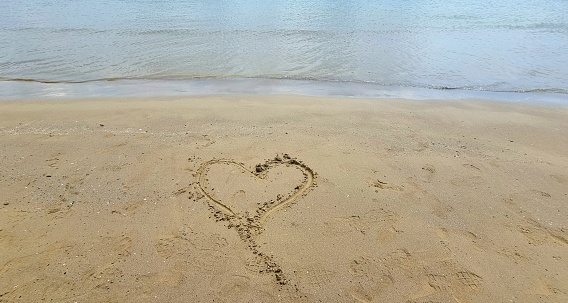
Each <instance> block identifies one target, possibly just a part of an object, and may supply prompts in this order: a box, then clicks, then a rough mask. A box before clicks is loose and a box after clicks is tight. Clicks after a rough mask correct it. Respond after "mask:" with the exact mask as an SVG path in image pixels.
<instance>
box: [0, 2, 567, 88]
mask: <svg viewBox="0 0 568 303" xmlns="http://www.w3.org/2000/svg"><path fill="white" fill-rule="evenodd" d="M566 12H568V1H565V0H548V1H546V0H532V1H529V0H520V1H512V0H505V1H493V0H488V1H483V2H480V1H478V2H476V1H465V0H456V1H441V0H430V1H425V0H424V1H420V0H417V1H364V0H344V1H338V0H310V1H301V0H280V1H272V0H268V1H260V0H244V1H223V0H220V1H209V0H206V1H203V0H162V1H159V0H123V1H116V0H113V1H107V0H99V1H88V0H17V1H16V0H3V1H1V2H0V42H1V43H0V79H1V80H4V83H3V84H4V85H2V87H3V88H4V90H5V92H4V93H0V96H3V97H6V95H12V96H11V97H14V96H13V95H16V96H17V95H18V92H17V91H18V90H20V93H21V94H22V95H24V96H25V95H26V92H27V91H28V90H26V89H21V87H28V86H27V85H26V84H23V85H22V84H20V83H19V82H21V81H31V82H44V83H45V82H49V83H51V82H55V83H56V84H58V85H59V84H61V82H63V83H71V84H73V83H76V82H84V81H87V82H90V81H94V82H99V81H100V82H101V83H100V84H96V85H91V87H93V89H94V88H96V87H99V88H100V87H101V86H104V87H106V88H105V89H108V90H112V89H113V87H116V84H117V83H120V85H124V83H123V82H122V81H113V82H109V81H108V80H121V79H137V80H140V81H139V82H130V83H149V82H153V81H158V80H159V81H158V83H161V84H162V85H158V86H160V87H161V88H164V87H165V88H166V92H167V86H168V85H165V86H164V85H163V83H164V82H163V81H174V82H175V83H176V84H175V85H174V86H176V85H180V81H181V82H182V83H183V82H186V83H189V82H193V81H189V80H195V79H201V78H207V79H217V80H218V79H219V78H222V79H225V78H235V79H243V78H245V79H246V78H253V79H260V80H258V81H256V82H255V83H256V84H258V85H262V84H263V83H265V81H264V80H263V79H269V80H275V79H296V80H314V81H315V82H318V83H320V84H321V83H322V82H321V81H323V83H326V81H337V82H340V83H343V82H345V83H370V84H372V85H374V87H377V85H379V86H384V87H391V88H392V87H394V88H405V89H410V88H413V89H414V88H415V89H435V90H436V89H438V90H439V89H448V88H451V89H465V90H467V91H489V92H530V93H535V92H536V93H538V92H546V93H556V94H561V95H565V94H568V81H567V80H568V14H566ZM200 83H201V82H200ZM215 83H219V82H218V81H217V82H215ZM232 83H233V84H234V83H241V82H239V81H233V82H232ZM250 83H252V82H250ZM250 83H249V84H247V85H251V84H250ZM273 83H283V82H279V81H275V82H273ZM294 83H303V82H302V81H300V82H294ZM54 85H55V84H54ZM172 85H173V84H172ZM68 86H71V87H72V85H68ZM192 86H193V87H202V86H203V85H193V84H190V85H188V86H187V87H192ZM324 86H325V85H324ZM18 87H19V88H18ZM31 87H33V89H32V90H33V91H34V94H36V95H41V94H42V92H41V90H43V88H44V87H48V88H49V89H54V88H55V89H56V88H57V87H61V85H59V86H50V85H47V86H46V85H44V84H37V85H34V86H31ZM66 87H67V86H66ZM83 87H86V86H83ZM49 89H48V91H47V92H46V94H50V92H49ZM89 89H91V88H89ZM67 90H69V91H74V90H80V89H73V88H71V89H67ZM395 90H396V89H395Z"/></svg>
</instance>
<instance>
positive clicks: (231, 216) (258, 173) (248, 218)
mask: <svg viewBox="0 0 568 303" xmlns="http://www.w3.org/2000/svg"><path fill="white" fill-rule="evenodd" d="M216 164H226V165H232V166H235V167H237V168H239V169H240V170H242V172H244V173H248V174H250V175H252V176H254V178H256V179H258V180H263V179H265V178H266V176H267V173H268V171H269V170H270V169H271V168H274V167H277V166H281V165H285V166H287V167H291V168H294V169H298V170H300V171H301V172H302V174H303V176H304V178H303V180H302V181H301V182H300V184H297V185H296V186H295V187H294V188H293V190H292V192H290V193H289V194H288V195H287V196H283V195H280V194H279V195H278V196H277V197H275V199H272V200H270V201H258V202H257V205H258V207H257V209H256V214H254V215H251V214H249V213H248V212H239V211H237V210H234V209H231V207H230V206H229V205H227V204H226V203H225V202H223V201H222V200H221V199H219V198H217V197H215V195H214V194H213V192H212V190H213V189H212V188H210V187H208V186H207V181H208V179H207V173H208V172H209V170H210V168H211V166H212V165H216ZM315 176H316V174H315V173H314V172H313V170H312V169H311V168H309V167H308V166H306V165H305V164H303V163H302V162H300V161H298V160H296V159H294V158H291V157H290V156H288V155H287V154H284V155H283V156H276V157H275V158H274V159H271V160H268V161H266V162H265V163H264V164H258V165H256V166H255V168H254V170H249V169H248V168H247V167H246V166H245V165H244V164H242V163H238V162H235V161H234V160H230V159H213V160H210V161H207V162H205V163H203V164H202V165H201V166H200V167H199V169H198V170H197V173H196V178H197V181H196V185H197V187H198V188H199V191H200V192H201V193H202V195H203V197H206V198H207V203H208V204H209V206H210V207H211V209H212V211H213V213H214V216H215V218H216V219H217V220H219V221H227V222H229V224H228V227H229V228H235V229H236V230H237V233H238V234H239V237H240V239H241V240H242V241H243V242H244V243H245V244H246V245H247V247H248V248H249V249H250V251H251V252H252V253H253V254H254V255H255V257H254V258H252V259H250V261H251V262H253V263H257V266H254V265H253V264H247V268H248V269H254V270H255V271H258V272H259V273H272V274H274V277H275V279H276V282H277V283H279V284H281V285H284V284H287V283H288V280H287V279H286V278H285V276H284V273H283V272H282V269H281V267H280V266H279V265H278V264H277V263H276V262H275V261H274V260H273V258H272V256H270V255H267V254H265V253H263V252H261V251H260V250H259V246H258V244H257V243H256V241H255V238H256V236H257V235H258V234H260V233H261V232H262V228H263V225H264V224H265V223H266V221H267V220H268V219H269V218H270V217H271V216H272V215H274V214H275V213H276V212H277V211H278V210H281V209H283V208H284V207H286V206H289V205H290V204H292V203H293V202H294V201H295V200H297V199H298V197H301V196H302V195H305V194H306V193H307V191H308V190H309V189H310V188H312V187H313V186H314V185H315ZM239 197H246V196H245V195H244V194H242V191H239ZM249 263H250V262H249Z"/></svg>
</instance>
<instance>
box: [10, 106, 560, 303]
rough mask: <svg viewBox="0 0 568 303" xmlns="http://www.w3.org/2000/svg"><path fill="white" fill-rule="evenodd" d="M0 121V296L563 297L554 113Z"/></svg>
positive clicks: (290, 109)
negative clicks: (0, 251) (1, 249)
mask: <svg viewBox="0 0 568 303" xmlns="http://www.w3.org/2000/svg"><path fill="white" fill-rule="evenodd" d="M0 115H1V116H2V119H1V120H0V151H1V153H0V154H1V155H2V157H1V158H0V164H1V165H0V192H2V193H3V198H2V200H0V246H2V247H3V250H4V251H3V253H1V254H0V290H1V291H0V301H6V302H13V301H14V302H15V301H18V300H23V301H29V302H39V301H49V300H51V299H52V300H56V301H59V302H75V301H84V302H97V301H101V300H103V301H109V302H155V301H156V300H159V301H164V302H175V301H215V302H250V301H262V302H275V301H280V302H317V301H324V302H334V301H339V302H413V303H423V302H431V301H443V302H456V303H457V302H495V301H509V300H512V301H515V302H566V300H568V286H567V285H566V283H565V281H568V272H567V271H566V270H565V268H564V267H563V266H562V264H564V263H565V261H566V260H568V251H567V250H566V248H567V247H568V219H567V217H566V211H567V206H566V202H565V201H566V197H567V195H568V192H567V191H566V188H567V186H568V158H567V157H566V150H568V141H566V140H565V138H567V137H568V121H566V119H565V117H566V116H567V115H568V107H566V106H548V105H547V106H542V105H541V104H530V103H508V102H493V101H485V100H477V101H475V100H435V101H427V102H425V101H421V100H403V99H357V98H326V97H306V96H297V95H277V96H259V95H252V96H251V95H230V96H207V97H175V96H169V97H155V98H154V97H145V98H119V97H117V98H97V99H74V100H71V99H59V100H41V101H37V100H35V101H34V100H30V101H3V102H0ZM219 205H222V206H223V207H219ZM268 214H269V215H270V216H268ZM263 215H264V216H263ZM259 218H262V220H260V219H259Z"/></svg>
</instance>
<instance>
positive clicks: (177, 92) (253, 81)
mask: <svg viewBox="0 0 568 303" xmlns="http://www.w3.org/2000/svg"><path fill="white" fill-rule="evenodd" d="M203 95H305V96H317V97H350V98H377V99H382V98H400V99H411V100H450V99H451V100H463V99H484V100H495V101H507V102H522V103H538V104H557V105H568V94H567V93H565V92H556V91H541V90H534V91H506V92H502V91H485V90H476V89H469V88H453V87H429V88H425V87H404V86H389V85H382V84H376V83H365V82H338V81H321V80H296V79H270V78H195V79H183V80H171V79H170V80H155V79H154V80H146V79H102V80H96V81H82V82H46V81H35V80H28V79H18V80H15V81H14V80H0V100H43V99H63V98H100V97H158V96H203Z"/></svg>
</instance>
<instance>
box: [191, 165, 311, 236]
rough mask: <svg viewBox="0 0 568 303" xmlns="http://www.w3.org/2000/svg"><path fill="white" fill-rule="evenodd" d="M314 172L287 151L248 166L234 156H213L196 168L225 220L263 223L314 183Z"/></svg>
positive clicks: (206, 193) (206, 192)
mask: <svg viewBox="0 0 568 303" xmlns="http://www.w3.org/2000/svg"><path fill="white" fill-rule="evenodd" d="M314 176H315V174H314V172H313V171H312V169H311V168H309V167H308V166H306V165H305V164H303V163H302V162H300V161H298V160H296V159H293V158H290V157H289V156H288V155H284V156H282V157H280V156H277V157H275V158H274V159H272V160H268V161H266V162H265V163H264V164H258V165H256V167H255V168H254V169H253V170H249V169H248V168H247V167H246V166H245V165H244V164H242V163H238V162H235V161H233V160H228V159H221V160H210V161H207V162H205V163H203V164H202V165H201V167H200V168H199V170H198V171H197V178H198V180H197V185H198V186H199V188H200V190H201V191H202V193H203V195H204V196H205V197H206V198H207V199H208V202H209V204H210V206H211V207H213V208H214V210H215V213H216V216H217V217H218V218H219V219H225V220H234V219H237V220H246V221H248V222H249V223H254V224H256V225H259V226H260V225H262V224H263V223H265V222H266V220H267V219H268V218H269V217H270V216H271V215H272V214H274V213H275V212H276V211H278V210H280V209H282V208H284V207H285V206H287V205H290V204H291V203H293V202H294V201H295V200H296V199H297V198H298V197H300V196H302V195H303V194H305V193H306V192H307V190H308V189H310V187H312V186H313V185H314Z"/></svg>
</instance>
